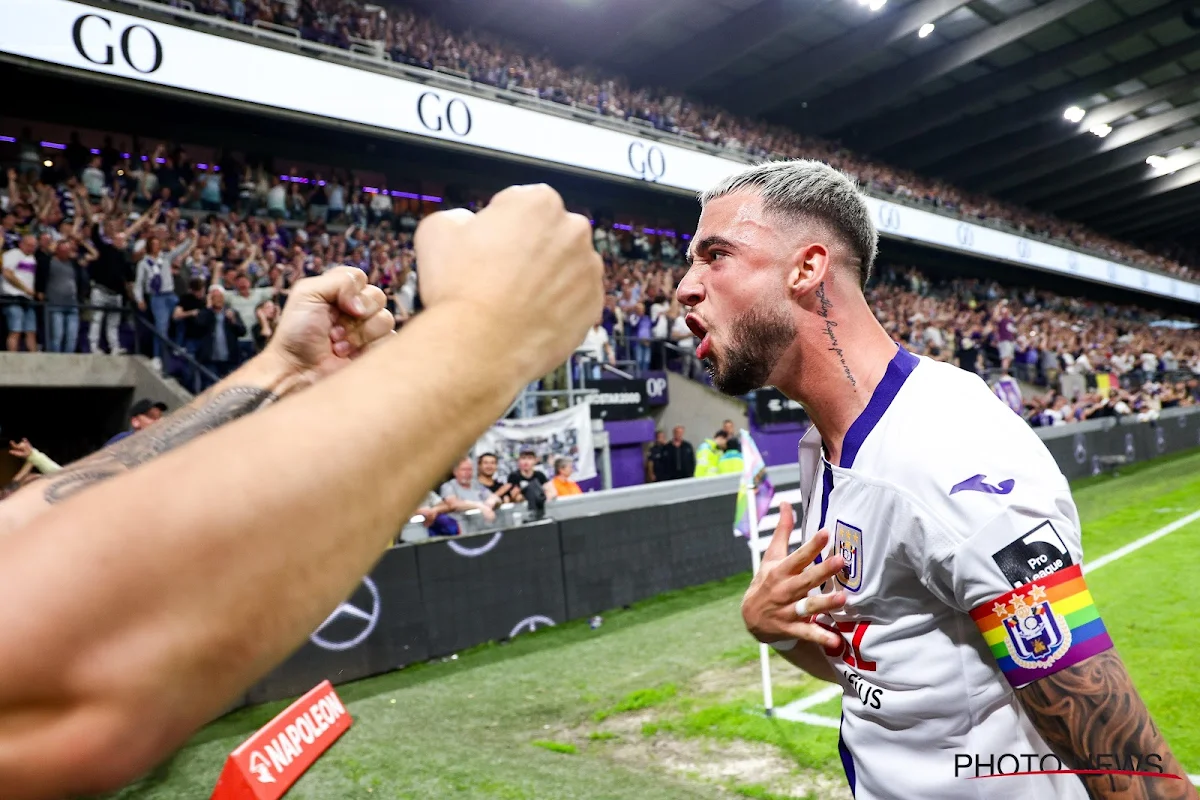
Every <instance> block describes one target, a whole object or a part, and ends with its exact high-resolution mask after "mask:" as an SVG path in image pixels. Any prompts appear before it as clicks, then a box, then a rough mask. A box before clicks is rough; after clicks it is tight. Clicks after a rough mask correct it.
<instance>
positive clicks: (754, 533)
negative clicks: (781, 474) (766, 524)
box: [733, 430, 775, 541]
mask: <svg viewBox="0 0 1200 800" xmlns="http://www.w3.org/2000/svg"><path fill="white" fill-rule="evenodd" d="M739 438H740V439H741V440H742V460H743V463H744V466H743V467H742V482H741V485H740V486H739V487H738V496H737V511H736V512H735V516H734V520H733V535H734V536H741V537H744V538H746V539H750V540H751V541H753V540H754V539H756V538H757V537H758V522H759V520H761V519H762V518H763V517H765V516H766V515H767V513H768V512H769V511H770V510H771V500H772V498H774V496H775V487H774V486H773V485H772V484H771V481H770V479H769V478H767V465H766V464H765V463H764V462H763V457H762V454H761V453H759V452H758V446H757V445H756V444H754V440H753V439H751V438H750V433H749V431H746V430H742V431H741V432H740V433H739ZM752 493H753V495H754V499H755V503H754V513H753V514H751V513H750V495H751V494H752Z"/></svg>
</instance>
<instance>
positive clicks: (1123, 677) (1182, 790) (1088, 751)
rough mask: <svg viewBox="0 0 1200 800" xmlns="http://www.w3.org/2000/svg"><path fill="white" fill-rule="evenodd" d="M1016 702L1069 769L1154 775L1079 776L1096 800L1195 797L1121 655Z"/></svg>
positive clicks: (1049, 681)
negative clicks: (1134, 684) (1151, 717)
mask: <svg viewBox="0 0 1200 800" xmlns="http://www.w3.org/2000/svg"><path fill="white" fill-rule="evenodd" d="M1017 697H1018V698H1020V700H1021V705H1023V706H1024V707H1025V711H1026V712H1028V714H1029V716H1030V718H1031V719H1032V720H1033V724H1034V725H1035V726H1036V727H1037V729H1038V732H1039V733H1041V735H1042V738H1043V739H1045V740H1046V743H1047V744H1049V745H1050V747H1051V749H1053V750H1054V753H1055V755H1057V756H1058V757H1059V759H1061V760H1062V762H1063V765H1064V767H1066V768H1068V769H1075V770H1112V771H1130V772H1144V773H1154V775H1153V776H1149V775H1147V776H1133V775H1114V774H1111V773H1110V774H1102V775H1080V776H1079V777H1080V778H1081V779H1082V780H1083V783H1084V785H1085V786H1086V787H1087V791H1088V796H1089V797H1092V798H1104V799H1105V800H1168V798H1169V799H1170V800H1182V799H1183V798H1195V797H1196V790H1195V788H1194V787H1193V786H1192V784H1191V781H1190V780H1188V779H1187V774H1186V772H1184V769H1183V767H1181V766H1180V764H1179V762H1178V761H1177V760H1176V758H1175V756H1174V755H1173V754H1172V753H1171V749H1170V748H1169V747H1168V746H1167V743H1166V741H1165V740H1164V739H1163V737H1162V734H1161V733H1159V731H1158V728H1156V727H1155V725H1154V721H1153V720H1152V719H1150V713H1149V712H1148V711H1147V710H1146V706H1145V704H1144V703H1142V699H1141V698H1140V697H1138V694H1137V690H1136V689H1134V687H1133V682H1132V681H1131V680H1130V678H1129V673H1128V672H1126V670H1125V666H1124V665H1123V664H1122V663H1121V659H1120V658H1119V657H1118V656H1117V653H1116V651H1115V650H1108V651H1107V652H1104V653H1100V654H1098V655H1094V656H1092V657H1091V658H1089V659H1087V660H1086V661H1083V662H1081V663H1079V664H1076V665H1075V666H1073V667H1068V668H1067V669H1064V670H1062V671H1061V672H1056V673H1054V674H1053V675H1050V676H1047V677H1045V678H1042V679H1041V680H1039V681H1036V682H1034V683H1031V684H1029V685H1028V686H1026V687H1024V688H1023V689H1018V690H1017ZM1167 776H1179V777H1167Z"/></svg>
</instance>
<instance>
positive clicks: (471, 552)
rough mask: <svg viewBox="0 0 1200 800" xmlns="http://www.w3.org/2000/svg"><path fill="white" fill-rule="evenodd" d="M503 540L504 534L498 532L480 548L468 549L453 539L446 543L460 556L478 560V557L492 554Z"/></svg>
mask: <svg viewBox="0 0 1200 800" xmlns="http://www.w3.org/2000/svg"><path fill="white" fill-rule="evenodd" d="M502 538H504V532H503V531H496V532H495V533H494V534H492V538H491V539H488V540H487V542H485V543H484V544H481V545H479V546H478V547H467V546H466V545H465V544H459V543H458V542H456V541H454V540H453V539H448V540H447V541H446V544H447V545H449V546H450V549H451V550H453V551H454V552H456V553H458V554H459V555H460V556H466V557H467V558H477V557H478V556H481V555H483V554H484V553H488V552H491V551H492V549H493V548H495V546H496V545H498V544H500V540H501V539H502Z"/></svg>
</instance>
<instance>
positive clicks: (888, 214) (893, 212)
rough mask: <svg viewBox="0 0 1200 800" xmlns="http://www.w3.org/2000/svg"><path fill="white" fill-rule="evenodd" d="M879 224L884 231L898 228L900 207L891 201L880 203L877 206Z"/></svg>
mask: <svg viewBox="0 0 1200 800" xmlns="http://www.w3.org/2000/svg"><path fill="white" fill-rule="evenodd" d="M879 226H880V227H881V228H883V229H884V230H885V231H898V230H900V209H898V208H896V207H895V206H894V205H892V204H891V203H881V204H880V206H879Z"/></svg>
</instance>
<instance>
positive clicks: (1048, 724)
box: [921, 462, 1197, 800]
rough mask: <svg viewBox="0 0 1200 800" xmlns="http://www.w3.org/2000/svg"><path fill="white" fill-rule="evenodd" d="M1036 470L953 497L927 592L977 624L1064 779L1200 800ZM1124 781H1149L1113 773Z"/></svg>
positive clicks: (1071, 531) (1106, 789) (933, 553)
mask: <svg viewBox="0 0 1200 800" xmlns="http://www.w3.org/2000/svg"><path fill="white" fill-rule="evenodd" d="M1034 466H1035V467H1038V469H1030V470H1028V472H1026V473H1025V474H1022V473H1019V472H1016V471H1015V470H1014V471H1013V472H1009V473H1007V474H1009V475H1015V476H1016V477H1014V478H1012V479H1009V480H1008V481H1005V482H1000V483H997V484H986V483H983V482H980V480H981V478H982V476H977V477H976V478H973V479H969V480H967V481H964V482H963V484H962V485H961V488H960V487H955V489H957V491H955V492H953V494H952V500H951V501H950V503H948V504H947V505H945V506H944V508H943V511H944V513H946V514H947V517H948V518H949V515H954V522H955V523H957V525H954V524H948V525H946V526H945V527H943V528H941V529H938V526H937V525H933V526H932V527H931V535H930V536H928V537H926V540H927V541H929V542H932V543H933V544H932V545H931V549H928V550H925V551H922V553H921V555H922V557H923V558H925V559H926V562H925V563H927V564H929V565H930V566H929V570H928V574H927V576H926V580H927V585H928V586H929V588H931V589H932V590H934V591H935V593H940V594H941V596H943V597H944V598H945V599H946V601H947V602H948V603H950V604H952V605H954V606H956V607H957V608H959V609H962V610H963V611H966V612H968V613H969V614H970V616H971V619H972V620H973V621H974V623H975V624H976V626H977V627H978V629H979V633H980V635H981V636H982V639H983V641H982V645H983V648H985V650H986V651H987V652H988V655H990V657H992V658H994V659H995V660H996V663H997V666H998V667H999V669H1000V674H1001V675H1003V679H1004V680H1007V681H1008V683H1009V684H1010V685H1011V686H1012V689H1013V692H1014V693H1015V695H1016V697H1017V698H1018V700H1019V702H1020V703H1021V706H1022V708H1024V709H1025V712H1026V713H1027V714H1028V716H1029V719H1030V721H1031V723H1032V724H1033V726H1034V727H1035V728H1036V729H1037V731H1038V733H1039V734H1040V735H1041V737H1042V738H1043V739H1044V740H1045V742H1046V744H1047V745H1048V746H1049V747H1050V748H1051V749H1052V750H1053V752H1054V754H1055V755H1056V756H1058V758H1059V760H1061V762H1062V768H1063V769H1070V770H1097V771H1098V774H1092V775H1080V776H1079V777H1080V778H1081V780H1082V781H1083V783H1084V785H1085V786H1086V787H1087V791H1088V793H1089V796H1090V797H1092V798H1104V799H1105V800H1118V798H1119V800H1158V799H1160V798H1171V799H1172V800H1182V799H1183V798H1192V799H1193V800H1196V798H1197V794H1196V790H1195V788H1194V787H1193V786H1192V785H1191V782H1190V780H1188V778H1187V773H1186V771H1185V770H1184V769H1183V767H1181V766H1180V764H1179V761H1178V759H1176V758H1175V756H1174V754H1172V752H1171V749H1170V747H1168V746H1167V743H1166V740H1165V737H1164V736H1163V734H1162V732H1161V731H1160V730H1159V728H1158V727H1157V726H1156V725H1155V724H1154V721H1153V720H1152V719H1151V718H1150V713H1149V711H1148V710H1147V709H1146V705H1145V703H1143V702H1142V699H1141V698H1140V697H1139V696H1138V693H1137V691H1136V689H1134V686H1133V680H1132V679H1131V678H1130V676H1129V673H1128V671H1127V670H1126V669H1125V666H1124V664H1123V663H1122V662H1121V659H1120V657H1119V656H1118V655H1117V651H1116V650H1115V648H1114V646H1113V641H1112V638H1111V637H1110V636H1109V634H1108V630H1107V628H1106V627H1105V624H1104V620H1103V619H1102V617H1101V615H1100V611H1099V609H1098V608H1097V607H1096V605H1095V602H1094V599H1093V597H1092V594H1091V592H1090V591H1089V589H1088V586H1087V581H1086V578H1085V576H1084V574H1083V548H1082V545H1081V537H1080V525H1079V517H1078V513H1077V512H1076V510H1075V504H1074V502H1073V501H1072V500H1071V496H1070V490H1069V488H1068V487H1067V484H1066V480H1065V479H1064V478H1062V476H1061V474H1058V475H1054V474H1049V473H1048V472H1047V471H1046V470H1045V469H1043V467H1045V466H1046V465H1038V464H1036V462H1035V464H1034ZM1001 474H1004V473H1001ZM989 488H991V489H992V490H991V491H988V489H989ZM954 528H957V529H958V530H963V529H964V528H965V529H967V530H969V531H970V533H969V534H967V535H966V536H960V535H956V534H955V533H954V530H953V529H954ZM1043 768H1048V767H1043ZM1100 771H1103V774H1099V772H1100ZM1122 772H1123V773H1141V774H1113V773H1122Z"/></svg>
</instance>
